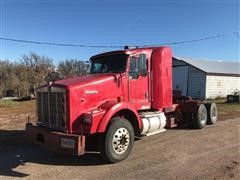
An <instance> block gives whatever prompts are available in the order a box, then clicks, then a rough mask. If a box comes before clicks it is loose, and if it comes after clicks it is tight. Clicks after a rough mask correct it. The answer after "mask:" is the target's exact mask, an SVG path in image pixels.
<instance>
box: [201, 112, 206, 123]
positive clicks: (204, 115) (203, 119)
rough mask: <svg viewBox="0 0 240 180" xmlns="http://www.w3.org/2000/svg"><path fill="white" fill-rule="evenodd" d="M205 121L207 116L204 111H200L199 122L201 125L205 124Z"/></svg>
mask: <svg viewBox="0 0 240 180" xmlns="http://www.w3.org/2000/svg"><path fill="white" fill-rule="evenodd" d="M206 120H207V114H206V112H205V111H202V112H201V115H200V121H201V123H205V121H206Z"/></svg>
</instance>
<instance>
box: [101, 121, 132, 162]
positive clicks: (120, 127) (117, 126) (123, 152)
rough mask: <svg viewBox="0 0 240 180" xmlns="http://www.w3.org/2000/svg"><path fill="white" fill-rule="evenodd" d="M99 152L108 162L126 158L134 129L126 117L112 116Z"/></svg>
mask: <svg viewBox="0 0 240 180" xmlns="http://www.w3.org/2000/svg"><path fill="white" fill-rule="evenodd" d="M102 143H103V146H102V149H101V154H102V156H103V157H104V158H105V159H106V160H107V161H109V162H112V163H115V162H119V161H122V160H124V159H126V158H127V157H128V156H129V154H130V153H131V150H132V148H133V143H134V129H133V127H132V125H131V123H130V122H129V121H127V120H126V119H123V118H120V117H115V118H112V119H111V121H110V124H109V126H108V130H107V132H106V134H105V137H104V142H102Z"/></svg>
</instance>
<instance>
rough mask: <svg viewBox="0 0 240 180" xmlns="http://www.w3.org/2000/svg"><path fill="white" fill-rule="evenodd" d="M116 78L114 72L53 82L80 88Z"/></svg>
mask: <svg viewBox="0 0 240 180" xmlns="http://www.w3.org/2000/svg"><path fill="white" fill-rule="evenodd" d="M113 79H116V74H93V75H85V76H81V77H74V78H68V79H63V80H58V81H56V82H55V83H54V84H55V85H61V86H65V87H67V88H80V87H85V86H89V85H94V84H95V85H97V84H101V83H103V82H105V81H109V80H113Z"/></svg>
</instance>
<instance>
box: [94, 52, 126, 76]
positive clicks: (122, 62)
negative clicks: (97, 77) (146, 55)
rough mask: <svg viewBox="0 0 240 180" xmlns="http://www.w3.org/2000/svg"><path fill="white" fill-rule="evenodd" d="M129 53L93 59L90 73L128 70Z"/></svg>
mask: <svg viewBox="0 0 240 180" xmlns="http://www.w3.org/2000/svg"><path fill="white" fill-rule="evenodd" d="M127 58H128V55H126V54H117V55H110V56H105V57H100V58H97V59H93V60H92V61H91V66H90V74H101V73H121V72H125V71H126V65H127Z"/></svg>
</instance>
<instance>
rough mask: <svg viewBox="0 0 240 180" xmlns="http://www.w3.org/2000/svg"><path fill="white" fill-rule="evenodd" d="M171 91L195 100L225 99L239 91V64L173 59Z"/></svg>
mask: <svg viewBox="0 0 240 180" xmlns="http://www.w3.org/2000/svg"><path fill="white" fill-rule="evenodd" d="M173 89H174V90H180V91H181V92H182V95H185V96H191V97H193V98H196V99H214V98H216V97H226V96H227V95H228V94H232V93H233V92H234V91H235V90H239V91H240V63H239V62H227V61H221V60H219V61H208V60H193V59H191V58H183V57H173Z"/></svg>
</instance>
